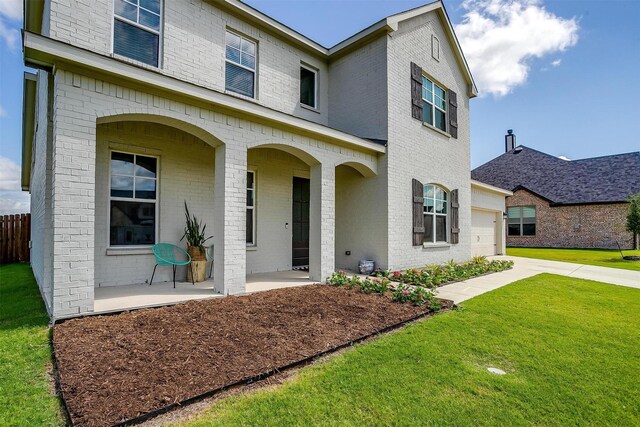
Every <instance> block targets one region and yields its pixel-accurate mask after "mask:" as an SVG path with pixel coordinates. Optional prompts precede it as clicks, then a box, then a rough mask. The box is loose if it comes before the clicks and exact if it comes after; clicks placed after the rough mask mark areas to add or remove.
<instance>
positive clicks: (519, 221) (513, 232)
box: [507, 206, 536, 236]
mask: <svg viewBox="0 0 640 427" xmlns="http://www.w3.org/2000/svg"><path fill="white" fill-rule="evenodd" d="M507 229H508V235H509V236H535V235H536V207H535V206H513V207H510V208H507Z"/></svg>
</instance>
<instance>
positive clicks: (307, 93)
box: [300, 65, 318, 108]
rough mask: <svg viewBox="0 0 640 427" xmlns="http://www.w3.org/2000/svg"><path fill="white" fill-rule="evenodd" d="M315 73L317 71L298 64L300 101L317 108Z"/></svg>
mask: <svg viewBox="0 0 640 427" xmlns="http://www.w3.org/2000/svg"><path fill="white" fill-rule="evenodd" d="M317 75H318V72H317V71H315V70H312V69H311V68H307V67H305V66H304V65H302V66H300V103H301V104H303V105H306V106H308V107H311V108H317V105H316V102H317V101H316V98H317V95H318V86H317Z"/></svg>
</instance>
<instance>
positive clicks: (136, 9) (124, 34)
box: [113, 0, 162, 67]
mask: <svg viewBox="0 0 640 427" xmlns="http://www.w3.org/2000/svg"><path fill="white" fill-rule="evenodd" d="M160 1H161V0H115V2H114V20H113V53H116V54H118V55H122V56H126V57H127V58H131V59H135V60H136V61H140V62H144V63H145V64H149V65H153V66H154V67H157V66H158V58H159V57H160V23H161V13H162V12H161V9H162V8H161V6H162V5H161V4H160Z"/></svg>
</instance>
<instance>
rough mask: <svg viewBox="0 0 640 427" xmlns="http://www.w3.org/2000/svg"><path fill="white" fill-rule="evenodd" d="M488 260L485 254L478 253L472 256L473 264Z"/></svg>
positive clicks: (481, 263) (483, 262)
mask: <svg viewBox="0 0 640 427" xmlns="http://www.w3.org/2000/svg"><path fill="white" fill-rule="evenodd" d="M486 262H487V257H486V256H484V255H476V256H474V257H473V258H471V264H474V265H483V264H485V263H486Z"/></svg>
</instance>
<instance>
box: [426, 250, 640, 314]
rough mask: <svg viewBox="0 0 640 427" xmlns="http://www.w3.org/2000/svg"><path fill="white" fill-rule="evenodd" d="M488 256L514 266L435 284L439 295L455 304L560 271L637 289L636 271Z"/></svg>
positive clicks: (639, 278) (639, 276)
mask: <svg viewBox="0 0 640 427" xmlns="http://www.w3.org/2000/svg"><path fill="white" fill-rule="evenodd" d="M491 259H506V260H511V261H513V263H514V264H513V268H512V269H511V270H507V271H502V272H500V273H493V274H489V275H487V276H482V277H476V278H474V279H469V280H465V281H464V282H458V283H452V284H451V285H446V286H442V287H441V288H438V296H439V297H440V298H446V299H450V300H453V301H454V302H455V303H456V304H458V303H461V302H462V301H465V300H468V299H470V298H473V297H476V296H478V295H481V294H484V293H485V292H489V291H492V290H494V289H497V288H501V287H502V286H505V285H508V284H509V283H512V282H515V281H516V280H521V279H526V278H527V277H531V276H535V275H536V274H540V273H552V274H559V275H561V276H569V277H576V278H579V279H588V280H595V281H598V282H604V283H611V284H613V285H619V286H627V287H631V288H638V289H640V272H638V271H631V270H622V269H619V268H608V267H597V266H592V265H583V264H573V263H569V262H559V261H547V260H543V259H534V258H521V257H513V256H496V257H491Z"/></svg>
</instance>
